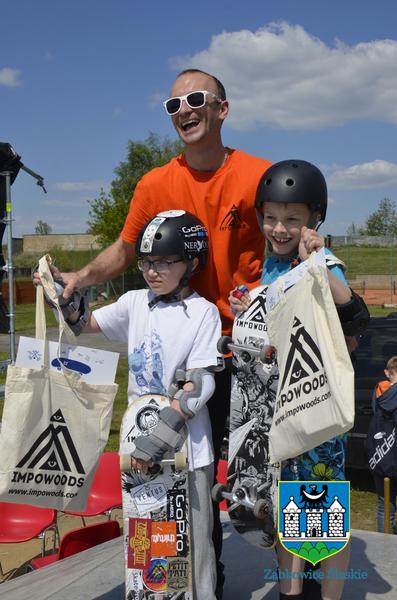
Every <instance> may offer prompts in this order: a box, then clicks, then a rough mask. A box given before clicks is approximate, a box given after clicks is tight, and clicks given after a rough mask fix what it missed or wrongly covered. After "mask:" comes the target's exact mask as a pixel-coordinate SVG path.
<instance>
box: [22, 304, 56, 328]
mask: <svg viewBox="0 0 397 600" xmlns="http://www.w3.org/2000/svg"><path fill="white" fill-rule="evenodd" d="M45 312H46V322H47V327H56V326H57V321H56V319H55V316H54V313H53V312H52V310H51V309H50V308H48V307H47V306H46V307H45ZM35 314H36V305H35V304H17V305H16V306H15V309H14V315H15V331H17V332H20V331H23V332H25V333H27V332H33V331H34V328H35Z"/></svg>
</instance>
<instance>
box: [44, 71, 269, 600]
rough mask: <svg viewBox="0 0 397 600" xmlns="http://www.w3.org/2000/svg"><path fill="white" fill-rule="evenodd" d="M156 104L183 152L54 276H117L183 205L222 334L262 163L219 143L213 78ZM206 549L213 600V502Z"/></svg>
mask: <svg viewBox="0 0 397 600" xmlns="http://www.w3.org/2000/svg"><path fill="white" fill-rule="evenodd" d="M164 107H165V109H166V112H167V113H168V114H169V115H170V116H171V119H172V122H173V125H174V127H175V129H176V132H177V134H178V136H179V137H180V139H181V140H182V142H183V144H184V153H183V154H182V155H180V156H178V157H177V158H174V159H173V160H171V161H170V162H169V163H168V164H166V165H165V166H163V167H159V168H156V169H153V170H152V171H150V172H149V173H147V174H146V175H144V176H143V177H142V179H141V180H140V182H139V183H138V185H137V186H136V188H135V192H134V196H133V198H132V200H131V205H130V211H129V214H128V216H127V219H126V222H125V225H124V228H123V230H122V232H121V235H120V237H119V238H118V239H117V240H116V242H114V244H112V245H111V246H109V247H108V248H106V249H105V250H104V251H103V252H101V253H100V254H99V255H98V256H97V257H96V258H95V259H94V260H93V261H92V262H90V263H89V264H88V265H86V266H85V267H83V268H82V269H81V270H80V271H78V272H76V273H61V274H60V275H61V276H62V278H63V281H64V282H65V284H66V287H65V291H64V294H63V295H64V297H65V298H68V297H69V296H70V295H71V294H72V292H73V290H74V289H76V288H80V287H85V286H88V285H91V284H94V283H101V282H104V281H108V280H110V279H113V278H115V277H117V276H118V275H120V273H122V272H123V271H124V270H125V269H126V267H127V266H128V265H129V264H130V263H131V262H132V260H133V258H134V256H135V240H136V237H137V233H138V231H139V230H140V229H141V227H142V226H143V225H144V224H145V223H146V222H147V221H148V220H149V219H151V218H152V217H153V216H154V215H156V214H157V213H158V212H160V211H162V210H171V209H184V210H186V211H189V212H191V213H193V214H195V215H197V216H198V217H199V219H200V220H201V221H202V222H203V223H204V224H205V226H206V227H207V229H208V231H209V237H210V256H209V260H208V263H207V267H206V269H205V270H204V271H203V272H202V273H199V274H197V275H196V276H194V277H193V278H192V280H191V282H192V287H193V288H194V289H196V290H197V292H198V293H199V294H200V295H202V296H204V297H205V298H207V299H208V300H210V301H212V302H213V303H214V304H216V305H217V306H218V309H219V311H220V313H221V317H222V324H223V333H224V334H230V332H231V328H232V322H233V315H232V313H231V311H230V308H229V302H228V295H229V292H230V290H231V289H232V288H234V287H235V286H236V285H239V284H242V283H244V284H247V285H248V287H249V288H252V287H254V286H256V285H259V283H260V274H261V267H262V263H263V258H264V256H263V255H264V237H263V235H262V233H261V231H260V229H259V226H258V223H257V221H256V213H255V209H254V199H255V193H256V188H257V184H258V182H259V179H260V177H261V175H262V174H263V173H264V171H266V169H267V168H268V167H269V166H270V163H269V161H267V160H264V159H261V158H256V157H254V156H250V155H249V154H246V153H244V152H242V151H240V150H233V149H230V148H226V147H225V146H224V145H223V142H222V138H221V127H222V124H223V122H224V120H225V119H226V117H227V115H228V112H229V103H228V101H227V100H226V92H225V88H224V87H223V85H222V83H221V82H220V81H219V80H218V79H217V78H216V77H214V76H212V75H209V74H208V73H205V72H203V71H200V70H197V69H188V70H186V71H183V72H182V73H180V74H179V75H178V76H177V78H176V80H175V82H174V84H173V86H172V90H171V98H169V99H168V100H167V101H165V102H164ZM55 272H56V271H55ZM57 274H58V275H59V273H57ZM226 364H227V368H226V369H225V370H224V371H222V372H220V373H217V375H216V390H215V393H214V396H213V397H212V398H211V400H210V401H209V402H208V409H209V412H210V417H211V424H212V433H213V444H214V452H215V465H216V461H217V459H218V458H219V455H220V447H221V443H222V440H223V435H224V428H225V421H226V417H227V414H228V412H229V397H230V383H231V359H227V360H226ZM214 546H215V551H216V554H217V559H218V565H217V567H218V569H217V570H218V590H217V598H221V595H222V585H223V579H224V578H223V574H222V565H221V563H220V562H219V556H220V551H221V547H222V528H221V525H220V520H219V508H218V505H214Z"/></svg>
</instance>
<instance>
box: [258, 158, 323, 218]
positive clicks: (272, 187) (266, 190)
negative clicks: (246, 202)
mask: <svg viewBox="0 0 397 600" xmlns="http://www.w3.org/2000/svg"><path fill="white" fill-rule="evenodd" d="M327 200H328V194H327V184H326V182H325V179H324V175H323V174H322V173H321V171H320V169H318V168H317V167H316V166H315V165H313V164H312V163H309V162H307V161H306V160H292V159H291V160H283V161H281V162H278V163H275V164H274V165H272V166H271V167H270V168H269V169H268V170H267V171H265V173H264V174H263V175H262V177H261V179H260V181H259V184H258V188H257V191H256V198H255V208H256V210H257V213H259V214H258V218H259V215H260V216H261V215H262V210H263V204H264V203H265V202H288V203H289V202H293V203H302V204H307V205H308V206H309V207H310V208H311V210H312V211H313V212H318V213H319V215H320V221H319V222H318V224H317V227H318V226H319V225H320V224H321V223H323V222H324V220H325V215H326V213H327ZM262 221H263V219H262Z"/></svg>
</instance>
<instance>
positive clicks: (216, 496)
mask: <svg viewBox="0 0 397 600" xmlns="http://www.w3.org/2000/svg"><path fill="white" fill-rule="evenodd" d="M223 492H226V486H224V485H223V484H222V483H216V484H215V485H214V487H213V488H212V490H211V497H212V499H213V501H214V502H221V501H222V500H223Z"/></svg>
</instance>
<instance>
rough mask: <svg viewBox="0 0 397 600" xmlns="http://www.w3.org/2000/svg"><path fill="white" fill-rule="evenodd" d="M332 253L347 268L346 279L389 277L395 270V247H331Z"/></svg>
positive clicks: (396, 249) (396, 263)
mask: <svg viewBox="0 0 397 600" xmlns="http://www.w3.org/2000/svg"><path fill="white" fill-rule="evenodd" d="M331 250H332V252H333V253H334V254H335V255H336V256H337V257H338V258H340V259H341V260H343V262H344V263H345V264H346V267H347V273H346V274H347V278H348V279H353V278H354V277H356V276H357V275H390V274H395V273H396V270H397V246H391V247H390V248H381V247H379V248H377V247H374V246H371V247H368V246H332V248H331Z"/></svg>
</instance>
